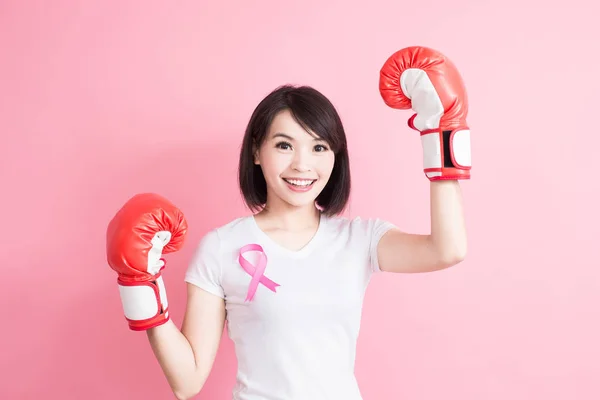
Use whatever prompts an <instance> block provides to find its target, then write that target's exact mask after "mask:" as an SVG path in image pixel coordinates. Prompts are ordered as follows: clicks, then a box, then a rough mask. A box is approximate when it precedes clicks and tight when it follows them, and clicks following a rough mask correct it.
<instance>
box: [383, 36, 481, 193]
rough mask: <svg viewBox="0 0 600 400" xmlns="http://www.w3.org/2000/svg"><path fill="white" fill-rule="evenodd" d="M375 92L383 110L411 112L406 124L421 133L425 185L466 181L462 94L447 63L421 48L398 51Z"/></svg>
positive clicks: (468, 162)
mask: <svg viewBox="0 0 600 400" xmlns="http://www.w3.org/2000/svg"><path fill="white" fill-rule="evenodd" d="M379 92H380V93H381V97H382V98H383V101H384V102H385V103H386V104H387V105H388V106H390V107H392V108H397V109H403V110H404V109H412V110H413V111H415V113H416V114H414V115H413V116H412V117H411V118H410V119H409V121H408V124H409V126H410V127H411V128H413V129H415V130H418V131H420V132H421V143H422V147H423V169H424V171H425V175H426V176H427V177H428V178H429V180H432V181H434V180H440V179H470V177H471V136H470V130H469V127H468V125H467V121H466V119H467V112H468V101H467V93H466V90H465V86H464V84H463V81H462V78H461V76H460V75H459V73H458V70H457V69H456V67H455V66H454V64H453V63H452V62H451V61H450V60H448V59H447V58H446V57H445V56H444V55H442V54H440V53H439V52H437V51H435V50H432V49H429V48H426V47H418V46H413V47H407V48H405V49H402V50H399V51H397V52H396V53H394V54H392V56H390V57H389V58H388V59H387V61H386V62H385V64H384V65H383V67H382V68H381V71H380V75H379Z"/></svg>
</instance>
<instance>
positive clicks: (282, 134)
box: [272, 132, 326, 142]
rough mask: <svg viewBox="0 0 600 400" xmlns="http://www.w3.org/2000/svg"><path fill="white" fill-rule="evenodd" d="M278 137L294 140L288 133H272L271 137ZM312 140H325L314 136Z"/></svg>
mask: <svg viewBox="0 0 600 400" xmlns="http://www.w3.org/2000/svg"><path fill="white" fill-rule="evenodd" d="M278 137H282V138H285V139H288V140H291V141H293V140H294V138H293V137H291V136H290V135H286V134H285V133H281V132H277V133H275V134H274V135H273V137H272V139H275V138H278ZM313 141H314V142H325V141H326V140H325V139H322V138H319V137H316V138H314V139H313Z"/></svg>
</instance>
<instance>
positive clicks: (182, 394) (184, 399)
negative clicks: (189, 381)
mask: <svg viewBox="0 0 600 400" xmlns="http://www.w3.org/2000/svg"><path fill="white" fill-rule="evenodd" d="M200 390H202V386H198V385H191V386H188V387H185V388H173V394H174V395H175V398H176V399H177V400H190V399H193V398H194V397H196V396H197V395H198V393H200Z"/></svg>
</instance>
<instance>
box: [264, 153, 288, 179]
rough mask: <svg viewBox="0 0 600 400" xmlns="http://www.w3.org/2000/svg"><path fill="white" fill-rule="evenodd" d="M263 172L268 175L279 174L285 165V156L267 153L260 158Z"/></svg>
mask: <svg viewBox="0 0 600 400" xmlns="http://www.w3.org/2000/svg"><path fill="white" fill-rule="evenodd" d="M261 164H262V168H263V172H264V173H265V174H268V175H279V174H281V173H282V172H283V171H284V170H285V169H286V167H287V160H286V158H285V157H281V156H278V155H273V154H269V155H267V156H266V157H264V158H263V159H262V160H261Z"/></svg>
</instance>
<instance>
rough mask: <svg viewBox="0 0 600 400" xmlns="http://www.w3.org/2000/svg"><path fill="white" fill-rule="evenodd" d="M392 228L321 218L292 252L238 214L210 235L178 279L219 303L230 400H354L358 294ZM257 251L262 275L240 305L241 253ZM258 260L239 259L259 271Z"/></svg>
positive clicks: (377, 222)
mask: <svg viewBox="0 0 600 400" xmlns="http://www.w3.org/2000/svg"><path fill="white" fill-rule="evenodd" d="M392 227H394V226H393V225H392V224H391V223H389V222H387V221H383V220H381V219H361V218H353V219H349V218H343V217H327V216H325V215H324V214H322V215H321V219H320V223H319V227H318V229H317V232H316V233H315V235H314V236H313V238H312V239H311V241H310V242H309V243H308V244H307V245H306V246H305V247H303V248H302V249H301V250H299V251H292V250H289V249H286V248H285V247H283V246H281V245H279V244H277V243H276V242H275V241H273V240H272V239H271V238H270V237H269V236H268V235H267V234H266V233H265V232H263V231H262V230H261V229H260V228H259V226H258V225H257V223H256V221H255V219H254V216H252V215H250V216H245V217H241V218H238V219H235V220H234V221H232V222H230V223H228V224H226V225H224V226H221V227H219V228H216V229H214V230H211V231H209V232H208V233H207V234H206V235H205V236H204V237H203V238H202V240H201V241H200V244H199V246H198V249H197V251H196V252H195V255H194V257H193V260H192V262H191V264H190V265H189V267H188V270H187V272H186V276H185V281H186V282H189V283H192V284H194V285H197V286H198V287H200V288H202V289H204V290H206V291H208V292H210V293H212V294H215V295H217V296H219V297H221V298H224V299H225V303H226V310H227V332H228V334H229V337H230V338H231V339H232V341H233V342H234V344H235V353H236V357H237V361H238V372H237V376H236V384H235V387H234V389H233V399H234V400H326V399H327V400H331V399H343V400H360V399H361V394H360V391H359V388H358V385H357V381H356V378H355V375H354V360H355V354H356V341H357V338H358V334H359V327H360V320H361V314H362V305H363V298H364V293H365V290H366V288H367V284H368V283H369V280H370V278H371V274H372V273H373V272H376V271H379V265H378V260H377V244H378V242H379V239H381V237H382V236H383V234H384V233H385V232H387V231H388V230H389V229H390V228H392ZM248 244H258V245H260V246H261V247H262V249H263V251H264V254H266V257H267V265H266V269H265V271H264V277H263V278H265V277H266V278H268V279H270V280H271V281H273V282H275V283H276V284H278V285H279V286H278V287H276V289H275V291H273V290H271V289H270V288H269V287H267V286H268V285H265V284H263V282H265V281H264V280H263V281H262V282H261V283H259V284H258V287H257V289H256V292H255V295H254V298H253V299H252V300H251V301H246V297H247V295H248V290H249V285H250V282H251V280H252V276H251V275H250V273H249V272H247V271H246V270H245V269H244V268H242V266H241V265H240V262H239V255H240V249H241V248H242V247H243V246H245V245H248ZM259 254H260V253H259V252H250V253H245V254H244V258H245V259H246V260H248V261H250V262H251V264H253V265H257V263H258V256H259Z"/></svg>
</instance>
